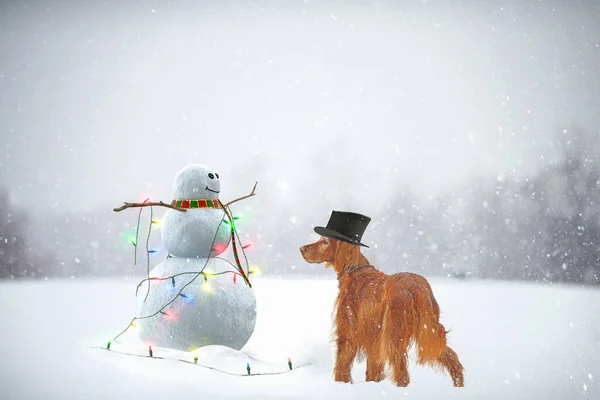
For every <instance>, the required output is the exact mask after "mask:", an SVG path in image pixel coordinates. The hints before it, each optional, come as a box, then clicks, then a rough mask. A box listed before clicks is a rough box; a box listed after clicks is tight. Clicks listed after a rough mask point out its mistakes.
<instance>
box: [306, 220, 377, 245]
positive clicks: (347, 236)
mask: <svg viewBox="0 0 600 400" xmlns="http://www.w3.org/2000/svg"><path fill="white" fill-rule="evenodd" d="M369 222H371V218H369V217H367V216H366V215H362V214H357V213H353V212H346V211H332V212H331V216H330V217H329V222H327V227H325V228H323V227H322V226H317V227H315V232H317V233H318V234H319V235H321V236H325V237H328V238H332V239H337V240H341V241H342V242H346V243H351V244H355V245H358V246H363V247H369V246H367V245H366V244H362V243H361V242H360V241H361V239H362V235H363V233H365V229H367V225H369Z"/></svg>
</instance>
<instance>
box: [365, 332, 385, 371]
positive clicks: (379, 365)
mask: <svg viewBox="0 0 600 400" xmlns="http://www.w3.org/2000/svg"><path fill="white" fill-rule="evenodd" d="M365 351H366V353H367V379H366V381H367V382H379V381H382V380H383V379H384V378H385V374H384V370H385V363H386V359H385V357H384V356H383V351H382V349H381V335H378V337H375V338H373V341H372V342H370V343H369V345H368V347H366V348H365Z"/></svg>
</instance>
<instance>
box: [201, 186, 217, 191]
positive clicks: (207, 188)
mask: <svg viewBox="0 0 600 400" xmlns="http://www.w3.org/2000/svg"><path fill="white" fill-rule="evenodd" d="M204 190H210V191H211V192H213V193H220V191H218V190H212V189H211V188H209V187H208V186H207V187H206V189H204Z"/></svg>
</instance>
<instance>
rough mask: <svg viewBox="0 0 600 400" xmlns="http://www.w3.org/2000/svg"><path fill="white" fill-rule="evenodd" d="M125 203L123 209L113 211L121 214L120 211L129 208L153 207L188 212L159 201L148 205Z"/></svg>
mask: <svg viewBox="0 0 600 400" xmlns="http://www.w3.org/2000/svg"><path fill="white" fill-rule="evenodd" d="M123 203H124V204H125V205H123V206H121V207H118V208H113V211H115V212H119V211H123V210H125V209H127V208H134V207H152V206H160V207H167V208H171V209H173V210H177V211H181V212H186V211H187V210H186V209H185V208H181V207H175V206H172V205H170V204H167V203H163V202H162V201H159V202H148V203H128V202H126V201H124V202H123Z"/></svg>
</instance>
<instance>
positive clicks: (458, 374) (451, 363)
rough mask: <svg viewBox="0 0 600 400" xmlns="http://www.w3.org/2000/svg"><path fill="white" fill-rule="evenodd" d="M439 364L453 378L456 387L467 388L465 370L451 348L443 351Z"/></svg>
mask: <svg viewBox="0 0 600 400" xmlns="http://www.w3.org/2000/svg"><path fill="white" fill-rule="evenodd" d="M437 361H438V363H440V364H441V365H443V366H444V368H446V370H447V371H448V373H449V374H450V376H451V377H452V383H453V384H454V386H456V387H463V386H465V378H464V368H463V366H462V364H461V363H460V361H459V360H458V355H457V354H456V353H455V352H454V350H452V349H451V348H450V347H448V346H446V348H445V349H444V350H443V351H442V355H441V356H440V358H439V359H438V360H437Z"/></svg>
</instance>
